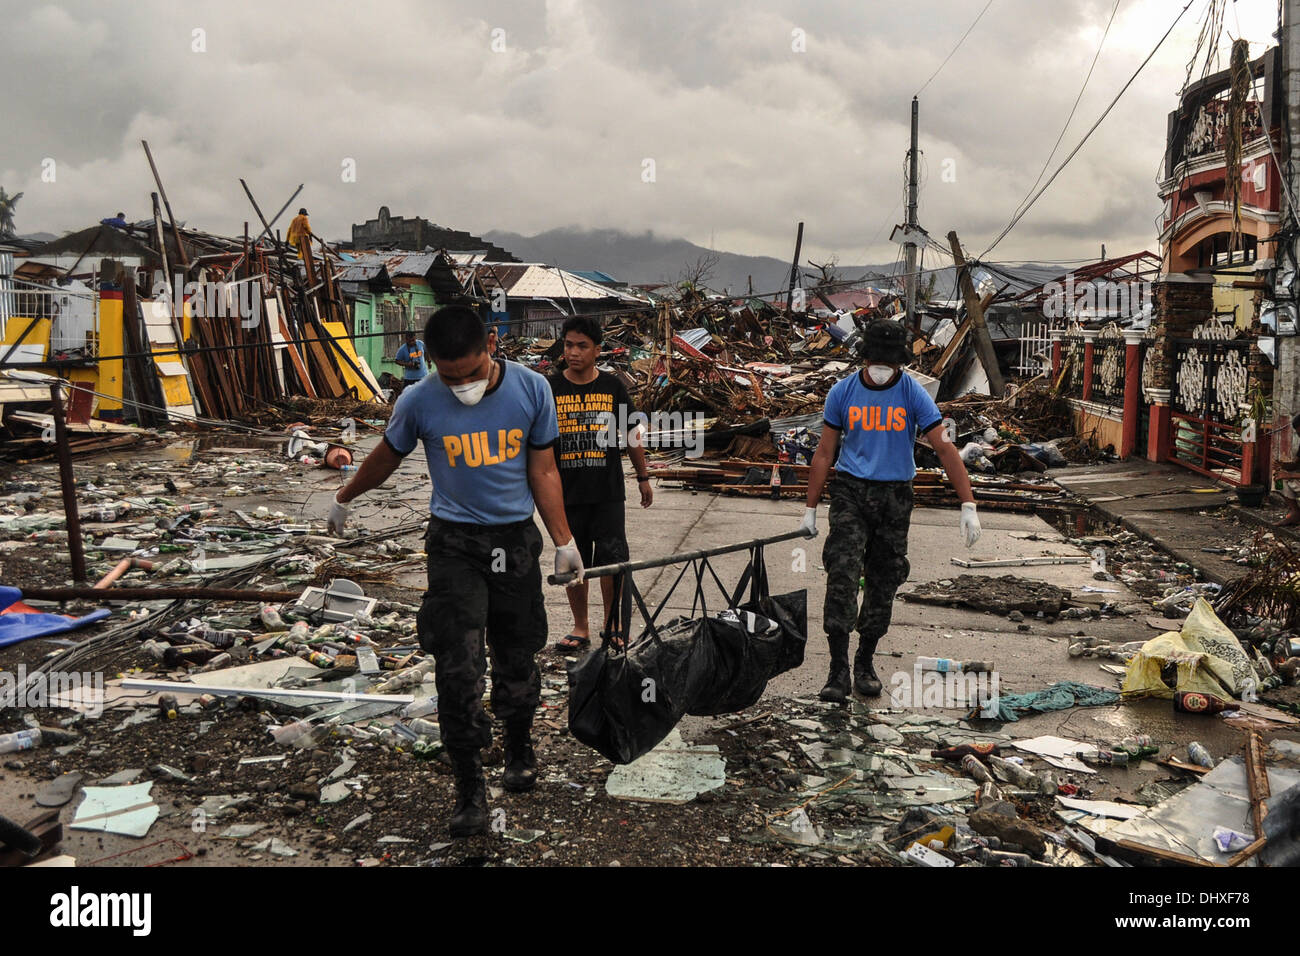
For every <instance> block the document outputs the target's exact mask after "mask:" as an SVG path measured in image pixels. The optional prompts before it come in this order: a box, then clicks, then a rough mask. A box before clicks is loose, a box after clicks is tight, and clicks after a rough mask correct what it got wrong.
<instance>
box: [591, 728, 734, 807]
mask: <svg viewBox="0 0 1300 956" xmlns="http://www.w3.org/2000/svg"><path fill="white" fill-rule="evenodd" d="M726 780H727V775H726V762H725V761H724V760H723V758H722V757H721V756H720V755H719V754H718V748H717V747H715V746H707V747H697V746H691V745H688V744H686V743H685V742H684V741H683V740H682V738H681V734H680V732H679V731H677V730H676V729H674V730H673V731H672V732H671V733H669V735H668V736H667V737H666V738H665V739H664V740H663V741H662V742H661V743H660V744H659V745H658V746H656V747H655V748H654V749H653V750H651V751H650V752H649V753H647V754H644V755H643V756H641V757H638V758H637V759H636V760H634V761H632V762H631V763H628V764H623V765H621V766H617V767H615V768H614V770H613V771H612V772H611V773H610V775H609V777H608V778H607V779H606V781H605V792H606V793H608V794H609V795H610V796H611V797H620V798H622V799H625V800H646V801H650V802H654V803H676V804H682V803H689V802H690V801H692V800H694V799H695V798H696V797H698V796H699V795H700V794H701V793H704V792H706V791H709V790H716V789H717V788H718V787H721V786H722V785H723V784H724V783H726Z"/></svg>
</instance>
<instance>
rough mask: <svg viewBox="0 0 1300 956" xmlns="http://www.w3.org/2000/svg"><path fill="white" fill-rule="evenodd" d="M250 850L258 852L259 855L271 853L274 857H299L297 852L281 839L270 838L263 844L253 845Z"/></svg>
mask: <svg viewBox="0 0 1300 956" xmlns="http://www.w3.org/2000/svg"><path fill="white" fill-rule="evenodd" d="M250 849H252V850H255V851H257V852H258V853H270V854H271V855H272V856H280V857H291V856H297V855H298V851H297V850H295V849H294V848H293V847H291V846H289V844H287V843H285V842H284V841H282V840H281V839H280V838H279V837H269V838H267V839H265V840H263V841H262V842H261V843H255V844H253V846H252V847H250Z"/></svg>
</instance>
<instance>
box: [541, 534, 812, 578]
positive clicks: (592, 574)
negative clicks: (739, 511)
mask: <svg viewBox="0 0 1300 956" xmlns="http://www.w3.org/2000/svg"><path fill="white" fill-rule="evenodd" d="M814 537H816V534H815V533H814V534H805V533H804V532H803V531H787V532H785V533H784V534H774V535H771V536H770V537H767V538H754V539H753V540H750V541H741V542H739V543H737V544H725V545H722V546H721V547H717V548H704V549H703V550H700V551H682V552H681V553H679V554H670V555H668V556H666V557H663V558H646V559H645V560H644V561H624V562H622V563H621V564H603V565H601V566H600V567H597V568H590V569H588V570H584V571H583V572H582V577H583V580H586V579H587V578H604V577H610V576H612V575H615V574H622V573H623V572H625V571H644V570H646V569H647V568H662V567H665V566H667V565H669V564H684V563H685V562H687V561H698V560H699V559H701V558H712V557H715V556H717V555H719V554H732V553H734V552H736V551H749V550H752V549H753V548H761V547H763V546H764V545H768V544H776V543H777V542H778V541H789V540H791V539H792V538H814ZM574 577H575V575H573V574H567V573H566V574H550V575H547V577H546V583H547V584H568V583H569V582H571V581H572V580H573V579H574Z"/></svg>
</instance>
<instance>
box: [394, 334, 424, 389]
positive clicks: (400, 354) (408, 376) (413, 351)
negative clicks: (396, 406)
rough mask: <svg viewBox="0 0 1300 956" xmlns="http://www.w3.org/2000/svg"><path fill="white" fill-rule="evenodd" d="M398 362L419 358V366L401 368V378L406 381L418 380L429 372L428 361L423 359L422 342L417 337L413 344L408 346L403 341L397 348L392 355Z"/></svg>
mask: <svg viewBox="0 0 1300 956" xmlns="http://www.w3.org/2000/svg"><path fill="white" fill-rule="evenodd" d="M393 358H395V359H397V361H399V362H407V361H410V360H411V359H419V362H420V367H419V368H406V367H405V366H403V368H402V378H403V379H404V380H405V381H408V382H414V381H418V380H419V379H422V378H424V377H425V376H426V375H428V374H429V363H428V362H426V361H425V360H424V343H423V342H422V341H420V340H419V339H416V340H415V346H414V347H411V346H408V345H407V344H406V343H405V342H403V343H402V344H401V346H400V347H399V348H398V349H397V354H396V355H394V356H393Z"/></svg>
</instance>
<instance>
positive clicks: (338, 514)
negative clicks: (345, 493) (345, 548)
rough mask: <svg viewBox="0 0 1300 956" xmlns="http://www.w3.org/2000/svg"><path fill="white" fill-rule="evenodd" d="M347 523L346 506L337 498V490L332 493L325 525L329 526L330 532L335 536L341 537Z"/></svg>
mask: <svg viewBox="0 0 1300 956" xmlns="http://www.w3.org/2000/svg"><path fill="white" fill-rule="evenodd" d="M347 523H348V506H347V505H345V504H343V503H342V502H341V501H339V499H338V492H335V493H334V504H332V505H330V516H329V518H327V519H326V521H325V524H326V527H328V528H329V530H330V534H332V535H334V537H336V538H341V537H343V529H344V528H345V527H347Z"/></svg>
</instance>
